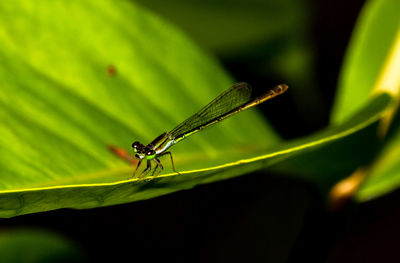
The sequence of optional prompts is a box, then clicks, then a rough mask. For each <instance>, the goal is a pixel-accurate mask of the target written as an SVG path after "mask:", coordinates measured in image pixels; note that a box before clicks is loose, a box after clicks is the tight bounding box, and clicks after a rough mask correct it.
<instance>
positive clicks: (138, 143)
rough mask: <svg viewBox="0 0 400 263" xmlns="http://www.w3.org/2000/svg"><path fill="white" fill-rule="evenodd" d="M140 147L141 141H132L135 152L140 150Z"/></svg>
mask: <svg viewBox="0 0 400 263" xmlns="http://www.w3.org/2000/svg"><path fill="white" fill-rule="evenodd" d="M139 147H140V142H134V143H132V148H133V151H134V152H135V153H137V152H138V149H139Z"/></svg>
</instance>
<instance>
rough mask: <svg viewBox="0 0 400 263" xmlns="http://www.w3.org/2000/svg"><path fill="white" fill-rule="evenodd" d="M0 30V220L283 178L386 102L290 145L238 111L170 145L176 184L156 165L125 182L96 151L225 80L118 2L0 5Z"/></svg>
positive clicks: (162, 121) (373, 116)
mask: <svg viewBox="0 0 400 263" xmlns="http://www.w3.org/2000/svg"><path fill="white" fill-rule="evenodd" d="M0 22H1V24H2V25H3V26H2V27H1V28H0V40H1V41H0V57H1V60H0V61H1V63H2V65H1V67H0V85H1V87H2V89H0V120H1V123H2V125H1V126H0V217H12V216H15V215H21V214H27V213H34V212H39V211H48V210H52V209H58V208H66V207H67V208H78V209H84V208H92V207H99V206H107V205H113V204H120V203H126V202H132V201H137V200H143V199H148V198H152V197H156V196H160V195H163V194H167V193H171V192H174V191H178V190H182V189H188V188H191V187H194V186H195V185H198V184H201V183H208V182H213V181H218V180H223V179H227V178H231V177H234V176H238V175H242V174H245V173H248V172H251V171H255V170H258V169H261V168H265V167H272V165H278V164H283V166H284V167H287V168H288V171H290V168H296V165H292V166H290V165H288V166H285V165H284V162H283V161H284V160H285V159H287V160H294V161H295V163H296V160H298V159H297V157H299V156H303V155H304V156H307V154H308V153H312V152H318V151H319V150H321V149H325V147H331V146H332V145H335V144H336V143H343V141H344V142H346V140H347V139H348V138H350V137H351V136H353V135H354V136H357V134H358V133H359V132H362V131H363V130H370V127H371V129H373V130H374V129H375V128H376V124H377V121H378V120H379V119H380V118H381V117H382V114H383V113H384V112H385V110H386V109H387V108H388V107H390V106H391V105H392V100H391V97H390V96H389V95H387V94H382V95H381V96H378V97H375V98H374V99H372V100H371V101H369V102H368V104H366V105H365V107H363V109H362V110H360V112H359V113H358V114H356V115H354V117H353V118H350V119H348V121H346V122H344V123H343V124H342V125H340V126H337V127H332V128H330V129H328V130H326V131H324V132H321V133H319V134H316V135H314V136H311V137H308V138H304V139H301V140H298V141H293V142H290V143H283V142H282V141H281V140H280V139H279V137H278V136H277V135H276V134H275V133H274V132H273V131H272V130H271V128H270V127H269V126H268V124H267V123H266V122H265V120H263V119H262V118H261V117H260V116H259V115H258V114H257V112H256V111H255V110H249V111H247V112H245V113H241V114H238V116H235V117H233V118H230V119H229V120H226V121H224V123H223V124H221V125H217V126H216V127H213V128H210V129H207V130H205V131H203V132H202V134H198V135H195V136H193V137H191V138H190V139H188V140H185V141H184V142H182V143H180V144H177V145H176V146H174V150H173V153H174V160H175V165H176V168H177V169H178V170H179V171H180V172H181V174H182V175H176V174H174V173H169V172H171V169H170V167H169V164H168V160H166V161H165V162H164V164H165V166H166V169H165V170H164V171H165V172H164V173H163V174H162V175H160V176H159V177H158V178H156V179H154V180H152V181H150V182H147V181H144V180H137V179H129V180H128V178H131V176H132V172H133V167H132V166H130V165H127V164H126V163H125V162H123V161H122V160H120V159H119V158H117V157H116V156H115V155H113V154H112V153H111V152H110V151H108V149H107V145H109V144H112V145H116V146H119V147H122V148H125V149H128V148H129V146H130V145H131V143H132V142H133V141H135V140H140V141H142V142H144V143H147V142H149V141H150V140H152V139H154V138H155V137H156V136H158V135H159V134H160V133H162V132H165V131H168V130H170V129H172V128H173V127H174V126H175V125H176V124H178V123H179V122H180V121H182V120H184V119H185V118H187V117H188V116H190V115H191V114H193V113H194V112H196V111H197V110H199V109H200V108H201V107H202V106H204V105H205V104H206V103H208V102H209V101H210V100H211V99H212V98H214V97H215V96H216V95H218V94H219V93H220V92H222V91H223V90H225V89H227V88H228V87H229V86H230V85H231V84H232V83H233V81H232V80H231V79H230V78H229V76H227V74H226V73H225V72H224V71H223V70H222V69H221V68H220V66H219V65H218V63H217V62H216V61H214V60H213V59H212V58H210V57H209V56H207V55H206V54H204V53H203V52H202V51H201V50H200V49H198V48H197V47H196V46H195V45H193V44H192V43H191V42H190V41H189V40H188V39H187V38H186V37H185V36H183V35H182V34H181V33H179V32H178V31H177V30H176V29H174V28H173V27H172V26H171V25H169V24H168V23H166V22H165V21H162V20H160V19H159V18H157V17H155V16H154V15H152V14H151V13H149V12H147V11H145V10H143V9H142V8H140V7H138V6H136V5H135V4H133V3H131V2H128V1H124V0H120V1H111V0H107V1H98V2H93V1H79V2H70V1H57V2H55V1H50V0H42V1H37V2H35V4H32V3H30V2H26V1H22V0H20V1H13V2H12V3H11V2H10V3H8V2H4V3H2V4H0ZM289 157H290V159H288V158H289ZM276 167H277V166H276ZM332 167H336V164H331V166H330V167H326V169H327V170H329V171H332V169H331V168H332ZM311 168H312V167H311ZM320 171H321V170H319V174H318V173H312V174H311V177H309V179H312V180H314V179H316V181H318V180H321V176H319V175H320ZM336 171H341V172H343V171H347V168H346V167H344V168H341V167H340V166H339V167H337V168H336ZM299 174H300V176H303V174H301V173H299ZM342 174H343V173H342ZM335 179H337V177H335ZM329 183H331V181H329Z"/></svg>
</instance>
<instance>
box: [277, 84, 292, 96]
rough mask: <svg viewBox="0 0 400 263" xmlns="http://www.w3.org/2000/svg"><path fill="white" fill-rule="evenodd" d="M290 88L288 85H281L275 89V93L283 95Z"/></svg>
mask: <svg viewBox="0 0 400 263" xmlns="http://www.w3.org/2000/svg"><path fill="white" fill-rule="evenodd" d="M288 88H289V86H288V85H286V84H280V85H278V86H276V87H275V88H274V91H275V92H276V93H277V94H282V93H284V92H285V91H287V90H288Z"/></svg>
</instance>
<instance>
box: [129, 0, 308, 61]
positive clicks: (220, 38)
mask: <svg viewBox="0 0 400 263" xmlns="http://www.w3.org/2000/svg"><path fill="white" fill-rule="evenodd" d="M134 1H135V2H138V3H141V4H143V5H144V6H146V7H148V8H150V9H151V10H153V11H155V12H157V13H158V14H159V15H161V16H162V17H164V18H166V19H168V20H170V21H172V22H173V23H175V24H176V25H179V27H181V28H182V29H183V30H184V31H185V32H187V33H188V35H189V36H191V37H192V38H193V39H194V40H195V41H196V43H199V44H200V45H201V46H203V47H205V48H207V49H209V50H212V51H213V52H214V53H216V54H219V55H222V56H232V55H237V53H242V52H243V50H246V51H251V50H254V47H259V48H261V47H260V45H261V44H264V43H266V42H269V43H270V44H272V43H277V42H278V40H282V39H284V38H293V36H294V35H302V33H303V32H304V31H305V30H307V29H306V28H307V24H308V21H309V14H308V9H307V5H306V3H305V2H306V1H296V2H293V1H290V0H281V1H279V0H275V1H264V0H248V1H242V0H233V1H232V0H222V1H217V2H216V1H212V0H204V1H197V0H186V1H182V0H170V1H160V0H134ZM285 43H286V42H285V41H282V42H281V43H280V44H281V45H282V44H283V45H284V44H285ZM259 48H258V49H256V50H257V51H259Z"/></svg>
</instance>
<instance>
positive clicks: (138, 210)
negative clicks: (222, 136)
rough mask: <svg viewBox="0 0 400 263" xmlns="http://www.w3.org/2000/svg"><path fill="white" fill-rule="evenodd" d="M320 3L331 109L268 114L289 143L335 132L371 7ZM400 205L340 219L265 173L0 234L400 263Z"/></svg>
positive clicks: (125, 250)
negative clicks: (353, 39)
mask: <svg viewBox="0 0 400 263" xmlns="http://www.w3.org/2000/svg"><path fill="white" fill-rule="evenodd" d="M312 2H313V6H314V10H313V18H312V21H313V23H312V31H311V33H312V36H311V37H312V38H313V39H312V41H313V43H315V52H316V74H315V75H316V80H315V81H316V83H317V86H318V87H319V90H320V92H321V95H322V96H321V99H322V100H323V104H324V105H326V107H325V111H322V112H321V113H320V116H319V118H316V119H313V121H312V122H310V121H307V120H305V116H301V114H298V113H296V111H295V110H294V107H293V106H292V105H293V99H294V98H293V96H291V95H290V94H289V95H288V96H286V97H285V98H284V99H282V100H280V102H279V105H278V103H274V102H272V103H271V104H269V105H268V106H265V107H263V108H262V110H264V111H265V114H266V116H267V117H268V118H269V119H270V120H271V122H272V123H273V125H274V126H275V127H276V128H277V130H278V131H279V132H280V133H281V134H282V136H283V137H284V138H287V139H290V138H295V137H299V136H302V135H305V134H309V133H311V132H313V131H316V130H318V129H321V128H323V127H325V126H326V125H327V124H328V122H329V111H330V108H331V106H332V103H333V98H334V94H335V89H336V86H337V79H338V74H339V71H340V68H341V65H342V62H343V61H342V60H343V56H344V53H345V50H346V47H347V44H348V42H349V39H350V36H351V33H352V28H353V26H354V24H355V22H356V19H357V16H358V13H359V12H360V9H361V7H362V5H363V3H364V1H361V0H353V1H348V0H347V1H345V0H339V1H312ZM338 14H340V15H338ZM220 59H221V61H222V63H223V64H224V66H225V67H226V68H227V69H228V71H230V72H231V73H232V75H233V76H234V77H235V78H236V79H238V80H246V81H248V82H250V83H252V85H254V86H260V85H263V84H265V83H272V82H273V81H274V79H271V77H270V76H264V75H260V74H258V73H256V72H254V71H252V70H251V68H252V67H251V65H252V64H253V62H254V61H247V60H246V59H243V60H235V61H232V60H230V59H224V58H223V57H222V58H220ZM244 69H249V70H244ZM271 109H275V111H274V114H270V113H269V112H271ZM276 112H279V114H276ZM282 119H285V120H290V121H281V120H282ZM304 123H306V125H305V124H304ZM399 201H400V192H399V191H397V192H394V193H392V194H390V195H387V196H385V197H383V198H380V199H377V200H374V201H371V202H367V203H362V204H355V203H351V202H349V203H347V204H346V205H344V206H343V207H341V208H340V209H339V210H336V211H330V210H329V209H328V208H327V206H326V204H325V203H324V201H323V198H322V197H321V196H320V194H319V192H318V191H317V189H315V188H314V187H313V185H310V184H308V183H306V182H303V181H299V180H297V179H294V178H289V177H287V176H285V175H279V174H270V175H268V176H266V175H265V173H264V174H263V173H261V172H260V173H255V174H252V175H247V176H242V177H239V178H234V179H230V180H227V181H221V182H217V183H213V184H208V185H200V186H197V187H195V188H194V189H191V190H186V191H180V192H177V193H173V194H169V195H166V196H162V197H158V198H155V199H151V200H147V201H140V202H135V203H131V204H125V205H118V206H112V207H105V208H97V209H90V210H83V211H79V210H70V209H62V210H57V211H50V212H45V213H38V214H32V215H24V216H19V217H16V218H10V219H1V220H0V227H1V228H10V229H13V228H17V227H21V226H22V227H32V228H41V229H46V230H51V231H54V232H55V233H58V234H61V235H62V236H64V237H66V238H68V239H69V240H71V241H72V242H73V243H75V244H76V246H77V247H79V248H80V249H81V251H82V253H83V254H84V255H85V261H90V262H103V261H108V260H109V261H112V262H119V261H128V262H131V261H132V262H133V261H136V262H140V261H146V262H154V261H156V260H157V261H168V260H173V261H179V262H183V261H185V262H188V261H189V262H244V261H247V262H298V261H302V260H303V261H307V262H314V261H316V262H384V261H386V262H388V261H390V259H392V260H393V259H396V258H398V252H397V249H398V243H399V239H400V238H399V234H400V227H399V226H398V222H399V219H400V209H398V207H397V204H398V202H399Z"/></svg>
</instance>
